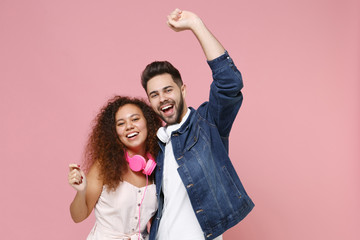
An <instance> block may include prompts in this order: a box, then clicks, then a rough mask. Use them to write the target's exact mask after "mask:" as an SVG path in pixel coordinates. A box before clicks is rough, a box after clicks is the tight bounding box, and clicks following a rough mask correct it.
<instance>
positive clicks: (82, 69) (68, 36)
mask: <svg viewBox="0 0 360 240" xmlns="http://www.w3.org/2000/svg"><path fill="white" fill-rule="evenodd" d="M175 7H179V8H183V9H188V10H192V11H194V12H196V13H198V14H199V15H200V16H201V17H202V18H203V19H204V21H205V22H206V24H207V25H208V27H209V28H210V29H211V30H212V32H213V33H214V34H215V35H216V36H217V37H218V39H219V40H220V41H221V42H222V43H223V45H224V46H225V47H226V49H227V50H228V51H229V53H230V54H231V56H232V57H233V59H234V61H235V63H236V64H237V66H238V68H239V69H240V70H241V71H242V73H243V77H244V81H245V88H244V96H245V100H244V104H243V107H242V109H241V111H240V113H239V115H238V118H237V119H236V122H235V124H234V128H233V130H232V134H231V143H230V155H231V157H232V159H233V161H234V165H235V166H236V169H237V171H238V173H239V175H240V176H241V179H242V181H243V183H244V185H245V186H246V189H247V191H248V193H249V194H250V195H251V196H252V198H253V200H254V202H255V204H256V207H255V209H254V210H253V212H252V213H251V214H250V215H249V216H248V217H247V218H246V219H245V220H244V221H243V222H241V223H240V224H238V225H237V226H235V227H234V228H232V229H231V230H229V231H228V232H226V233H225V235H224V239H225V240H226V239H243V240H252V239H259V240H260V239H261V240H264V239H266V240H289V239H291V240H302V239H314V240H315V239H327V240H338V239H347V240H357V239H360V231H359V226H360V217H359V216H360V206H359V205H360V161H359V160H360V150H359V149H360V148H359V147H360V146H359V144H360V125H359V122H360V97H359V96H360V95H359V94H360V81H359V80H360V72H359V68H360V48H359V46H360V2H359V1H356V0H303V1H293V0H273V1H267V0H222V1H215V0H202V1H193V0H183V1H169V0H161V1H121V0H105V1H94V0H82V1H78V0H71V1H70V0H61V1H60V0H52V1H48V0H42V1H41V0H36V1H26V0H23V1H20V0H18V1H17V0H1V1H0V114H1V117H0V136H1V137H0V159H1V168H0V176H1V183H2V184H1V197H0V203H1V204H0V214H1V217H0V236H1V238H2V239H8V240H18V239H44V240H45V239H53V240H63V239H85V238H86V236H87V234H88V232H89V231H90V228H91V227H92V224H93V222H94V216H93V215H92V216H91V217H90V218H89V219H87V220H86V221H84V222H83V223H80V224H75V223H73V222H72V220H71V218H70V215H69V210H68V209H69V204H70V202H71V201H72V198H73V196H74V193H75V192H74V190H73V189H72V188H71V187H70V186H69V185H68V183H67V165H68V164H69V163H71V162H75V163H80V162H81V156H82V153H83V147H84V143H85V140H86V136H87V134H88V133H89V127H90V122H91V120H92V119H93V118H94V116H95V114H96V113H97V112H98V110H99V108H100V107H101V106H102V105H103V104H104V103H105V101H106V100H107V99H108V98H110V97H112V96H113V95H114V94H126V95H128V94H130V95H132V96H140V97H145V94H144V92H143V90H142V89H141V87H140V83H139V76H140V72H141V71H142V69H143V68H144V66H145V65H146V64H147V63H149V62H151V61H153V60H164V59H167V60H169V61H170V62H172V63H173V64H174V65H175V66H177V67H178V68H179V70H180V71H181V72H182V75H183V78H184V80H185V82H186V84H187V86H188V97H187V102H188V104H189V105H191V106H194V107H197V106H198V105H199V104H200V103H201V102H202V101H204V100H206V98H207V95H208V86H209V84H210V81H211V80H210V78H211V74H210V71H209V69H208V67H207V64H206V62H205V58H204V56H203V54H202V51H201V49H200V47H199V44H198V43H197V42H196V40H195V39H194V37H193V36H192V35H191V34H190V33H188V32H183V33H174V32H172V31H171V30H170V29H168V28H167V26H166V24H165V21H166V15H167V14H168V13H169V12H170V11H172V10H173V9H174V8H175Z"/></svg>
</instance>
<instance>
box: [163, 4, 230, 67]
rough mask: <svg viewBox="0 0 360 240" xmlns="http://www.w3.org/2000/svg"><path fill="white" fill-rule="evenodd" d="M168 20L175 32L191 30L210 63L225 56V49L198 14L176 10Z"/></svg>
mask: <svg viewBox="0 0 360 240" xmlns="http://www.w3.org/2000/svg"><path fill="white" fill-rule="evenodd" d="M167 18H168V22H167V23H168V25H169V26H170V28H171V29H173V30H174V31H176V32H179V31H183V30H191V31H192V32H193V33H194V35H195V36H196V38H197V39H198V41H199V43H200V45H201V47H202V49H203V51H204V53H205V56H206V59H207V60H208V61H211V60H213V59H215V58H217V57H219V56H221V55H222V54H224V52H225V49H224V47H223V46H222V45H221V43H220V42H219V41H218V40H217V39H216V38H215V36H214V35H213V34H212V33H211V32H210V31H209V29H208V28H207V27H206V26H205V24H204V23H203V22H202V20H201V19H200V18H199V17H198V16H197V15H196V14H194V13H192V12H189V11H182V10H180V9H175V10H174V11H173V12H172V13H171V14H170V15H169V16H168V17H167Z"/></svg>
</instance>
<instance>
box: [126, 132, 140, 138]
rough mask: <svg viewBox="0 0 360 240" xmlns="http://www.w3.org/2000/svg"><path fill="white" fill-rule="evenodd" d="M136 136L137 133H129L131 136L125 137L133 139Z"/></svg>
mask: <svg viewBox="0 0 360 240" xmlns="http://www.w3.org/2000/svg"><path fill="white" fill-rule="evenodd" d="M138 134H139V133H131V134H129V135H127V136H126V137H128V138H131V137H134V136H136V135H138Z"/></svg>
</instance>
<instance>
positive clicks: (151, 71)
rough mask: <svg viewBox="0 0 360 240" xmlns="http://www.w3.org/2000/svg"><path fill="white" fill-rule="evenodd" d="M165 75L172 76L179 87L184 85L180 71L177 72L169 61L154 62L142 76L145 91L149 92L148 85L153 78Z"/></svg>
mask: <svg viewBox="0 0 360 240" xmlns="http://www.w3.org/2000/svg"><path fill="white" fill-rule="evenodd" d="M164 73H168V74H170V75H171V77H172V79H173V80H174V82H175V83H176V84H177V85H178V86H179V87H181V86H182V85H183V81H182V79H181V75H180V72H179V70H177V69H176V68H175V67H174V66H173V65H172V64H171V63H169V62H168V61H154V62H152V63H150V64H148V65H147V66H146V68H145V69H144V71H143V72H142V74H141V84H142V86H143V88H144V89H145V91H147V83H148V81H149V80H150V79H151V78H153V77H155V76H157V75H161V74H164Z"/></svg>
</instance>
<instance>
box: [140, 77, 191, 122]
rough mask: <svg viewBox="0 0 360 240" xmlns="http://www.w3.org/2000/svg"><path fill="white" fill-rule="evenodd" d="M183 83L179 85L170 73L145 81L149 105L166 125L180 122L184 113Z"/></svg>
mask: <svg viewBox="0 0 360 240" xmlns="http://www.w3.org/2000/svg"><path fill="white" fill-rule="evenodd" d="M185 93H186V91H185V85H182V86H181V87H179V86H178V85H177V84H176V83H175V82H174V80H173V79H172V77H171V75H170V74H168V73H164V74H161V75H157V76H155V77H153V78H151V79H150V80H149V81H148V82H147V95H148V97H149V101H150V104H151V107H152V108H153V109H154V111H155V112H156V113H157V114H158V115H159V116H160V117H161V118H162V120H164V121H165V122H166V123H167V124H168V125H172V124H176V123H180V122H181V119H182V118H183V117H184V115H185V113H186V109H187V106H186V103H185V101H184V98H185V95H186V94H185Z"/></svg>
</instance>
